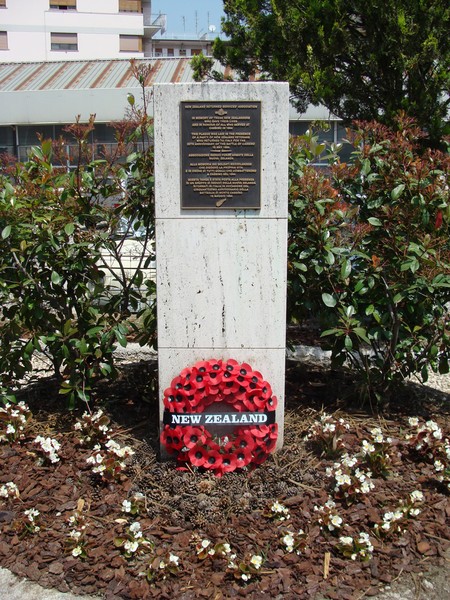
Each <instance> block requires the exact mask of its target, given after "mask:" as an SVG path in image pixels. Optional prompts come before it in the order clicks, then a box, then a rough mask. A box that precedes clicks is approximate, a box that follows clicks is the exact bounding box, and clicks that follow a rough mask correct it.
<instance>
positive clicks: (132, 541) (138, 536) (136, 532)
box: [114, 521, 154, 558]
mask: <svg viewBox="0 0 450 600" xmlns="http://www.w3.org/2000/svg"><path fill="white" fill-rule="evenodd" d="M114 545H115V546H116V547H117V548H121V550H122V554H123V555H124V556H125V558H133V557H134V556H135V555H136V554H137V553H139V552H141V551H142V550H144V548H149V547H150V548H153V547H154V544H153V542H151V541H150V540H148V539H147V538H145V537H144V536H143V534H142V530H141V524H140V523H139V522H138V521H134V522H133V523H131V525H130V526H129V527H128V530H127V532H126V533H125V535H124V537H116V538H115V539H114Z"/></svg>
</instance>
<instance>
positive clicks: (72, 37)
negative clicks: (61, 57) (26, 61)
mask: <svg viewBox="0 0 450 600" xmlns="http://www.w3.org/2000/svg"><path fill="white" fill-rule="evenodd" d="M50 40H51V49H52V50H63V51H66V52H67V51H70V52H76V51H77V50H78V37H77V34H76V33H51V34H50Z"/></svg>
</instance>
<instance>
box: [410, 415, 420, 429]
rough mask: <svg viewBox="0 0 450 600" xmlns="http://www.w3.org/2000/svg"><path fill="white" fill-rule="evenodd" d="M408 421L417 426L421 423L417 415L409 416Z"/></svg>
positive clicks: (412, 425)
mask: <svg viewBox="0 0 450 600" xmlns="http://www.w3.org/2000/svg"><path fill="white" fill-rule="evenodd" d="M408 423H409V425H410V426H411V427H417V426H418V424H419V419H418V418H417V417H409V419H408Z"/></svg>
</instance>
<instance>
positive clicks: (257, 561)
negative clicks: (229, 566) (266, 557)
mask: <svg viewBox="0 0 450 600" xmlns="http://www.w3.org/2000/svg"><path fill="white" fill-rule="evenodd" d="M250 563H251V564H252V565H253V566H254V567H255V569H259V568H260V567H261V565H262V556H259V554H254V555H253V556H252V557H251V559H250Z"/></svg>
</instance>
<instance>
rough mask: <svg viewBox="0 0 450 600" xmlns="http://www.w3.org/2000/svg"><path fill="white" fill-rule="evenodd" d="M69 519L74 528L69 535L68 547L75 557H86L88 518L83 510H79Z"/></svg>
mask: <svg viewBox="0 0 450 600" xmlns="http://www.w3.org/2000/svg"><path fill="white" fill-rule="evenodd" d="M68 521H69V525H70V526H71V527H72V529H71V530H70V532H69V533H68V535H67V547H68V549H69V550H70V553H71V554H72V556H73V557H75V558H77V557H79V558H81V559H85V558H86V557H87V551H86V544H87V541H86V519H85V517H84V515H83V514H82V513H81V511H79V510H77V511H75V512H74V514H73V515H71V516H70V517H69V520H68Z"/></svg>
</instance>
